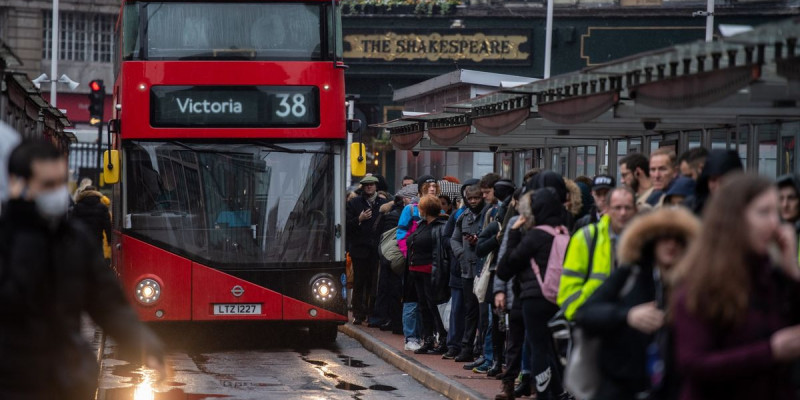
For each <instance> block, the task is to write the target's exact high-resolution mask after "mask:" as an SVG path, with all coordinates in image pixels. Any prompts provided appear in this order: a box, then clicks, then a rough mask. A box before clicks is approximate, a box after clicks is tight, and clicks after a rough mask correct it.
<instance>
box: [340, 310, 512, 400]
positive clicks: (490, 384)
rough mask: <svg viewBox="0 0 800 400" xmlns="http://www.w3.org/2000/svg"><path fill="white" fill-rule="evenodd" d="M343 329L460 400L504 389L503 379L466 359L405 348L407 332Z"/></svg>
mask: <svg viewBox="0 0 800 400" xmlns="http://www.w3.org/2000/svg"><path fill="white" fill-rule="evenodd" d="M339 331H340V332H341V333H344V334H345V335H347V336H350V337H352V338H353V339H355V340H357V341H358V342H359V343H361V345H362V346H364V348H365V349H367V350H369V351H371V352H373V353H375V355H377V356H378V357H380V358H381V359H383V360H384V361H386V362H387V363H389V364H391V365H393V366H394V367H395V368H397V369H399V370H401V371H403V372H405V373H407V374H409V375H410V376H411V377H413V378H414V379H416V380H417V381H419V382H420V383H422V384H423V385H425V386H426V387H428V388H430V389H432V390H435V391H437V392H439V393H441V394H442V395H444V396H446V397H448V398H450V399H456V400H465V399H493V398H494V396H495V395H496V394H497V393H499V392H500V381H499V380H496V379H494V378H489V377H487V376H486V375H485V374H476V373H473V372H472V371H467V370H465V369H463V368H462V366H463V365H464V364H463V363H457V362H455V361H453V360H444V359H442V356H441V355H427V354H425V355H422V354H414V352H412V351H406V350H404V349H403V347H404V346H405V339H404V338H403V335H395V334H392V333H391V332H384V331H381V330H380V329H378V328H369V327H367V326H366V323H365V324H364V325H353V324H351V323H348V324H346V325H342V326H340V327H339Z"/></svg>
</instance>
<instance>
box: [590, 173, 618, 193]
mask: <svg viewBox="0 0 800 400" xmlns="http://www.w3.org/2000/svg"><path fill="white" fill-rule="evenodd" d="M616 186H617V182H616V180H615V179H614V177H613V176H611V175H597V176H595V177H594V179H593V180H592V190H596V189H613V188H614V187H616Z"/></svg>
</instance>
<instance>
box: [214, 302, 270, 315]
mask: <svg viewBox="0 0 800 400" xmlns="http://www.w3.org/2000/svg"><path fill="white" fill-rule="evenodd" d="M259 314H261V304H214V315H259Z"/></svg>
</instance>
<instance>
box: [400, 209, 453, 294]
mask: <svg viewBox="0 0 800 400" xmlns="http://www.w3.org/2000/svg"><path fill="white" fill-rule="evenodd" d="M447 219H448V217H447V216H446V215H442V216H440V217H439V218H436V219H434V220H433V221H431V222H426V221H425V220H421V221H420V224H419V226H418V227H417V230H416V231H414V233H412V234H411V235H410V236H409V237H408V245H409V249H408V252H409V254H411V253H412V252H413V251H414V239H415V238H416V237H417V234H418V233H422V231H423V230H425V229H430V235H431V236H430V237H431V239H432V240H433V246H432V247H433V251H432V254H431V255H430V257H431V258H430V259H431V264H432V266H433V268H432V271H431V283H432V284H433V292H434V298H433V299H432V300H433V301H434V302H435V303H436V304H441V303H445V302H447V300H450V286H449V283H450V250H449V246H448V244H447V242H448V241H449V237H448V236H447V235H445V225H447Z"/></svg>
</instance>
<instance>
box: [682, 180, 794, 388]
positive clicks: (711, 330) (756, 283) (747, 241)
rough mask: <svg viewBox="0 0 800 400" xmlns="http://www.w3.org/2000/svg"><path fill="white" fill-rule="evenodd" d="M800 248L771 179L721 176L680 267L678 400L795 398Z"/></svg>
mask: <svg viewBox="0 0 800 400" xmlns="http://www.w3.org/2000/svg"><path fill="white" fill-rule="evenodd" d="M796 247H797V238H796V237H795V232H794V229H793V228H792V227H791V226H789V225H788V224H781V221H780V217H779V213H778V189H777V188H776V186H775V184H774V183H773V182H772V181H770V180H768V179H766V178H763V177H759V176H757V175H746V174H735V175H732V176H730V177H729V178H726V179H725V180H724V182H723V183H722V185H721V186H720V187H719V189H718V190H717V192H716V193H715V195H714V196H712V197H711V199H710V202H709V203H708V204H707V207H706V210H705V213H704V218H703V227H702V230H701V232H700V235H699V237H698V239H697V240H695V241H693V242H692V243H691V246H690V248H689V250H688V253H687V255H686V257H685V258H684V260H683V261H682V262H681V263H680V264H679V265H678V269H677V271H676V273H677V287H676V289H675V291H674V296H673V297H672V301H673V303H672V307H671V313H672V321H673V325H674V326H673V332H674V343H675V354H674V356H675V362H676V370H677V371H680V372H681V374H682V378H683V382H682V383H683V385H682V388H681V391H680V399H681V400H695V399H705V400H708V399H725V400H737V399H742V400H744V399H771V400H783V399H785V400H789V399H794V398H795V394H794V393H793V387H792V382H791V380H790V379H789V371H790V365H791V364H790V363H791V362H792V361H794V360H797V359H800V325H797V324H798V322H800V318H798V317H800V313H799V311H800V302H798V301H799V300H800V298H798V296H800V269H798V263H797V248H796Z"/></svg>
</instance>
